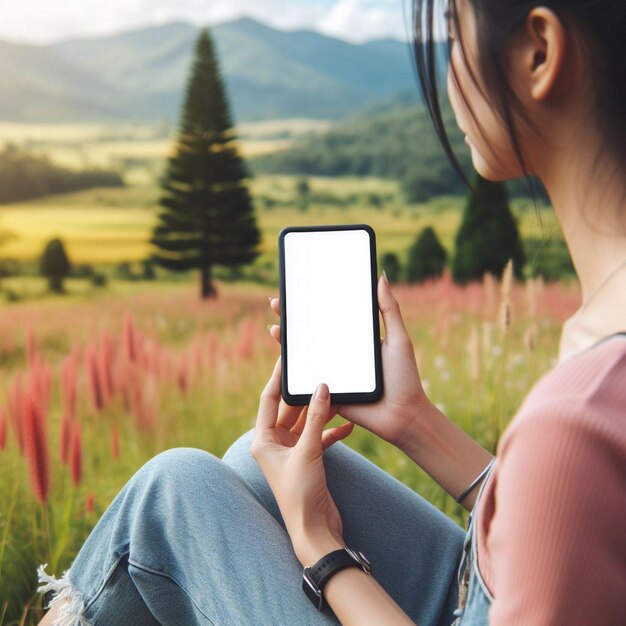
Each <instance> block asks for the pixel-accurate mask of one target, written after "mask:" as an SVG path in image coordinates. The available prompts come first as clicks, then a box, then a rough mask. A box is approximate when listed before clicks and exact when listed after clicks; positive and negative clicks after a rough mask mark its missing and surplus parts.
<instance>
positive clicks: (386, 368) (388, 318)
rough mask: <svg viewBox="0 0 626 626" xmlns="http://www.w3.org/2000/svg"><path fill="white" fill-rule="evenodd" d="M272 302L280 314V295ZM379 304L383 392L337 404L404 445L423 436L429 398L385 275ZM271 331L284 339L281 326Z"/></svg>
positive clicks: (366, 425) (353, 419)
mask: <svg viewBox="0 0 626 626" xmlns="http://www.w3.org/2000/svg"><path fill="white" fill-rule="evenodd" d="M270 306H271V308H272V310H273V311H274V312H275V313H276V314H277V315H280V303H279V300H278V298H272V299H271V301H270ZM378 306H379V308H380V311H381V313H382V316H383V322H384V325H385V339H384V340H382V341H381V353H382V368H383V395H382V397H381V399H380V400H379V401H378V402H375V403H369V404H345V405H341V406H337V407H336V412H337V413H338V414H339V415H340V416H341V417H343V418H344V419H347V420H348V421H350V422H353V423H354V424H357V425H359V426H362V427H363V428H367V430H369V431H371V432H373V433H374V434H376V435H378V436H379V437H381V438H382V439H384V440H385V441H388V442H389V443H391V444H393V445H395V446H397V447H398V448H400V449H403V448H404V447H405V446H406V445H407V444H408V440H409V438H410V439H411V440H412V441H413V442H414V441H415V438H416V437H419V431H420V430H421V426H420V421H421V417H422V415H423V414H424V411H423V410H422V408H423V407H425V406H426V405H427V403H428V402H429V401H428V398H427V397H426V394H425V392H424V389H423V387H422V383H421V381H420V377H419V373H418V371H417V363H416V361H415V353H414V351H413V344H412V342H411V339H410V337H409V335H408V333H407V330H406V328H405V326H404V322H403V320H402V315H401V313H400V307H399V305H398V302H397V300H396V299H395V297H394V296H393V294H392V293H391V288H390V287H389V284H388V282H387V281H386V279H385V278H384V277H382V278H381V279H380V280H379V281H378ZM270 333H271V334H272V336H273V337H274V339H276V340H277V341H278V342H279V343H280V326H278V325H274V326H272V327H271V328H270Z"/></svg>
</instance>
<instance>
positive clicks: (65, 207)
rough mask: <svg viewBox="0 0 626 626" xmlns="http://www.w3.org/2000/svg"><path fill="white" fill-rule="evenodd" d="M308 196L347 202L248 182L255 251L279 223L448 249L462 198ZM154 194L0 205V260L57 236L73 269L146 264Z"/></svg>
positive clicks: (371, 188) (348, 188)
mask: <svg viewBox="0 0 626 626" xmlns="http://www.w3.org/2000/svg"><path fill="white" fill-rule="evenodd" d="M310 184H311V188H312V192H313V193H326V194H333V196H334V197H335V198H337V200H338V203H339V202H343V201H344V199H345V198H346V197H348V198H349V197H355V200H354V202H350V204H349V205H348V206H347V207H346V208H343V207H337V206H333V205H327V204H316V203H312V205H311V206H310V208H309V209H308V210H307V211H304V212H303V211H300V210H298V208H297V206H296V205H295V203H294V202H293V198H294V191H293V190H294V186H295V180H294V179H293V178H290V177H286V176H271V177H270V176H268V177H263V178H258V179H255V180H254V181H253V182H252V192H253V194H254V196H255V197H256V198H260V197H263V198H271V199H272V200H273V201H275V202H277V203H279V204H278V206H276V207H274V208H272V209H271V210H269V209H264V208H262V206H261V205H262V202H257V206H258V211H257V215H258V219H259V224H260V227H261V230H262V233H263V243H262V246H261V251H262V253H264V254H267V253H271V254H272V255H274V253H275V251H276V245H277V244H276V236H277V234H278V232H279V231H280V229H281V228H283V227H284V226H286V225H312V224H321V223H329V224H336V223H360V222H365V223H368V224H370V225H371V226H372V227H373V228H374V229H375V231H376V233H377V236H378V247H379V252H380V253H381V254H383V253H385V252H396V253H399V254H400V255H401V256H404V254H405V253H406V250H407V249H408V247H409V246H410V245H411V243H412V242H413V240H414V239H415V236H416V234H417V233H418V232H419V231H420V230H421V229H422V228H424V227H425V226H428V225H433V226H434V227H435V229H436V231H437V233H438V235H439V236H440V238H441V240H442V242H443V244H444V246H445V247H446V248H448V249H450V250H451V249H452V247H453V241H454V236H455V233H456V230H457V229H458V226H459V220H460V208H461V207H462V200H460V199H458V198H442V199H439V200H437V201H433V202H431V203H430V204H426V205H411V206H406V205H405V204H404V203H403V201H402V198H401V196H400V193H399V191H398V189H397V185H396V183H394V182H392V181H385V180H380V179H373V178H372V179H340V180H339V179H322V178H313V179H310ZM369 193H377V194H378V195H380V196H383V197H388V198H389V199H388V200H385V202H384V204H383V207H382V208H373V207H371V206H368V205H367V204H366V202H365V200H364V198H365V197H366V196H367V194H369ZM158 198H159V189H158V187H156V186H155V185H154V184H152V185H133V186H131V187H129V188H126V189H102V190H95V191H87V192H80V193H75V194H69V195H65V196H56V197H52V198H46V199H43V200H37V201H31V202H26V203H20V204H13V205H9V206H5V207H0V230H8V231H10V232H12V233H13V234H14V235H15V236H16V238H15V239H14V240H12V241H10V242H9V243H7V244H6V245H5V246H4V248H3V249H2V256H3V257H4V258H15V259H20V260H32V259H35V258H37V257H38V256H39V254H41V251H42V250H43V247H44V245H45V243H46V242H47V241H48V240H49V239H51V238H52V237H57V236H58V237H61V238H63V240H64V241H65V243H66V246H67V250H68V253H69V255H70V257H71V259H72V261H74V262H75V263H96V264H99V263H102V264H112V263H119V262H120V261H138V260H142V259H144V258H146V256H147V254H148V253H149V250H150V246H149V244H148V238H149V236H150V233H151V230H152V227H153V225H154V222H155V219H156V215H157V211H158ZM522 216H523V219H522V223H521V226H522V231H523V233H524V235H525V236H528V235H533V236H540V235H541V232H540V229H539V225H538V222H537V218H536V215H535V213H534V211H524V212H523V213H522ZM544 221H545V222H546V228H545V232H546V233H547V234H549V233H550V232H551V229H553V228H554V219H553V218H551V217H550V216H548V215H547V214H546V216H545V217H544Z"/></svg>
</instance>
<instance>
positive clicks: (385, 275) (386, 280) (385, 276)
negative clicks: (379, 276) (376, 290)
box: [383, 270, 389, 287]
mask: <svg viewBox="0 0 626 626" xmlns="http://www.w3.org/2000/svg"><path fill="white" fill-rule="evenodd" d="M383 278H384V279H385V283H387V287H389V279H388V278H387V272H386V271H385V270H383Z"/></svg>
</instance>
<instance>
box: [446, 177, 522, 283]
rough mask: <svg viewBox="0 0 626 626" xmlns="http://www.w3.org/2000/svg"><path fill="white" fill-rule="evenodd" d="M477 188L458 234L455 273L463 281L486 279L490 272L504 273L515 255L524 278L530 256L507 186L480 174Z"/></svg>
mask: <svg viewBox="0 0 626 626" xmlns="http://www.w3.org/2000/svg"><path fill="white" fill-rule="evenodd" d="M473 190H474V193H472V192H470V194H469V196H468V199H467V204H466V206H465V211H464V213H463V220H462V222H461V227H460V228H459V231H458V233H457V235H456V242H455V253H454V259H453V261H452V277H453V278H454V280H455V282H457V283H461V284H464V283H467V282H469V281H472V280H482V277H483V275H484V274H486V273H490V274H493V275H494V276H497V277H500V275H501V274H502V272H503V270H504V266H505V265H506V264H507V263H508V261H509V259H513V267H514V270H515V275H516V276H517V277H518V278H521V276H522V269H523V267H524V263H525V262H526V260H525V254H524V248H523V245H522V240H521V238H520V234H519V231H518V229H517V223H516V222H515V218H514V217H513V214H512V213H511V210H510V208H509V201H508V194H507V191H506V186H505V185H504V183H501V182H492V181H489V180H485V179H484V178H482V176H479V175H478V174H476V178H475V180H474V184H473Z"/></svg>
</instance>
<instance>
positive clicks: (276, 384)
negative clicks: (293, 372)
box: [255, 357, 282, 434]
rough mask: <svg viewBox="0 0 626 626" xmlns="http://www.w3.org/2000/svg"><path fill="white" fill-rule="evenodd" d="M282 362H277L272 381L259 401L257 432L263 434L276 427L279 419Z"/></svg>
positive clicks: (270, 380)
mask: <svg viewBox="0 0 626 626" xmlns="http://www.w3.org/2000/svg"><path fill="white" fill-rule="evenodd" d="M281 372H282V368H281V362H280V357H278V360H277V361H276V365H275V366H274V371H273V372H272V375H271V376H270V379H269V380H268V382H267V385H265V388H264V389H263V391H262V392H261V398H260V401H259V412H258V413H257V418H256V429H255V432H259V433H261V434H262V433H263V432H264V431H267V430H269V429H272V428H274V427H275V426H276V419H277V417H278V407H279V404H280V399H281V394H280V377H281Z"/></svg>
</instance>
